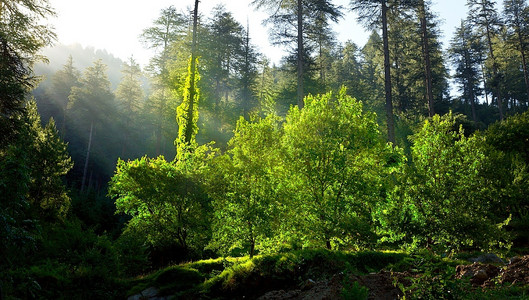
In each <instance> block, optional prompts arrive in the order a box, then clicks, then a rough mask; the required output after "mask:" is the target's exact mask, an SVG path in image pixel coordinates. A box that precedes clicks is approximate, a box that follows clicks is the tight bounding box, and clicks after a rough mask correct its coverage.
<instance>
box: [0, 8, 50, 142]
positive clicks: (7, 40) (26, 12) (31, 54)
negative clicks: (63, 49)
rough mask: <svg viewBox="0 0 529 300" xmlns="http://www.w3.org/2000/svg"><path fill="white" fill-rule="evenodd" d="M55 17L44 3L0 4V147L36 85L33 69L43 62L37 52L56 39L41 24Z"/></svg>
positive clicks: (9, 133)
mask: <svg viewBox="0 0 529 300" xmlns="http://www.w3.org/2000/svg"><path fill="white" fill-rule="evenodd" d="M54 14H55V12H54V11H53V9H52V8H51V7H50V6H49V4H48V1H47V0H27V1H16V0H4V1H1V2H0V86H1V87H2V88H1V89H0V147H2V146H4V145H5V143H7V142H8V141H9V139H10V138H11V137H13V135H14V133H16V131H17V127H18V126H20V124H19V122H18V121H17V119H16V118H15V117H14V116H15V115H17V114H18V113H21V112H22V110H23V108H24V101H25V96H26V93H27V92H28V91H29V90H30V89H31V88H33V87H34V86H35V84H36V83H37V80H36V78H35V76H34V75H33V71H32V66H33V64H34V63H35V62H36V61H38V60H40V59H42V57H41V56H39V55H38V52H39V50H40V49H41V48H43V47H45V46H47V45H49V44H51V42H52V41H53V40H54V39H55V34H54V33H53V32H52V31H51V29H50V27H48V26H44V25H41V21H42V19H43V18H46V17H48V16H53V15H54Z"/></svg>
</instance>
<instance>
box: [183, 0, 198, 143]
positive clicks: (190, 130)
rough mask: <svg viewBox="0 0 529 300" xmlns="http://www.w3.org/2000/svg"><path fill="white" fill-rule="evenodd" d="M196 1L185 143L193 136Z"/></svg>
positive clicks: (196, 5)
mask: <svg viewBox="0 0 529 300" xmlns="http://www.w3.org/2000/svg"><path fill="white" fill-rule="evenodd" d="M198 2H199V0H195V10H194V11H193V43H192V45H191V66H190V67H191V70H190V72H191V74H190V78H189V81H190V82H189V107H188V110H187V124H186V131H185V133H184V142H185V143H186V144H189V143H191V139H192V138H193V121H194V120H193V114H194V109H195V107H194V104H195V94H196V87H195V69H196V49H197V23H198Z"/></svg>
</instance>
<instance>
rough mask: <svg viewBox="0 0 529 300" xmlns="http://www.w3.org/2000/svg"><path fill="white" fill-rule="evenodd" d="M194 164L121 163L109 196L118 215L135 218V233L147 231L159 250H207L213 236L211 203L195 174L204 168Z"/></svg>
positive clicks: (159, 160) (146, 160)
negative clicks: (114, 200) (210, 232)
mask: <svg viewBox="0 0 529 300" xmlns="http://www.w3.org/2000/svg"><path fill="white" fill-rule="evenodd" d="M202 148H203V147H202ZM199 154H204V153H200V152H199V151H197V153H196V155H197V156H198V155H199ZM205 158H206V157H205V156H198V157H196V159H197V160H203V159H205ZM192 163H196V161H193V160H191V159H187V160H186V161H185V162H167V161H166V160H165V159H164V158H163V157H162V156H160V157H158V158H155V159H150V158H146V157H143V158H141V159H136V160H134V161H129V162H125V161H122V160H118V165H117V168H116V174H115V175H114V177H112V180H111V182H110V186H109V195H110V196H112V197H113V198H115V199H116V209H117V212H118V213H125V214H127V215H130V216H131V217H132V219H131V220H130V221H129V222H128V224H127V227H128V229H129V230H132V231H136V232H141V233H142V234H143V235H144V236H145V238H146V239H147V241H148V242H149V243H150V244H151V245H153V246H163V245H172V244H176V245H178V246H179V247H182V248H184V249H187V248H188V247H191V248H195V249H197V250H200V249H201V247H203V245H204V244H205V242H206V241H207V238H208V236H209V200H208V197H207V195H206V194H204V192H203V188H202V184H201V182H200V181H199V180H198V178H197V176H198V174H197V173H195V172H197V171H200V170H198V168H199V165H198V164H197V165H190V164H192ZM199 163H200V162H199Z"/></svg>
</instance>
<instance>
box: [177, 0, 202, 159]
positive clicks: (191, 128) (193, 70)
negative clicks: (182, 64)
mask: <svg viewBox="0 0 529 300" xmlns="http://www.w3.org/2000/svg"><path fill="white" fill-rule="evenodd" d="M198 2H199V0H195V9H194V10H193V41H192V44H191V57H190V61H189V69H188V73H187V74H188V75H187V78H186V83H185V86H184V99H183V101H182V104H180V106H178V108H177V110H176V119H177V122H178V126H179V128H178V138H177V140H176V141H175V144H176V146H177V153H176V157H177V160H183V159H184V158H185V157H186V154H187V152H189V151H192V149H193V148H194V146H195V145H194V144H195V143H196V141H195V136H196V134H197V132H198V126H197V122H198V100H199V96H200V94H199V89H198V86H197V82H198V81H199V80H200V76H199V74H198V66H197V60H198V59H197V27H198Z"/></svg>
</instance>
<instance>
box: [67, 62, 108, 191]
mask: <svg viewBox="0 0 529 300" xmlns="http://www.w3.org/2000/svg"><path fill="white" fill-rule="evenodd" d="M70 100H71V101H72V109H73V110H74V111H75V112H76V113H77V114H78V115H79V116H81V117H80V119H86V121H87V123H85V124H83V125H81V126H86V127H88V128H89V133H88V141H87V146H86V155H85V162H84V167H83V177H82V180H81V192H83V191H84V188H85V182H86V175H87V171H88V163H89V161H90V152H91V149H92V144H93V140H92V138H93V135H94V130H95V129H96V128H95V127H96V126H100V125H102V124H103V123H104V122H106V121H108V119H109V116H110V115H111V114H112V112H113V111H114V110H115V107H114V95H113V94H112V92H111V91H110V81H109V80H108V77H107V74H106V65H104V64H103V62H102V61H101V60H97V61H95V62H94V65H93V66H91V67H88V68H87V69H86V70H85V72H84V74H83V76H82V78H81V79H80V86H79V87H74V88H73V89H72V93H71V95H70ZM86 127H85V130H86V129H88V128H86Z"/></svg>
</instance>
